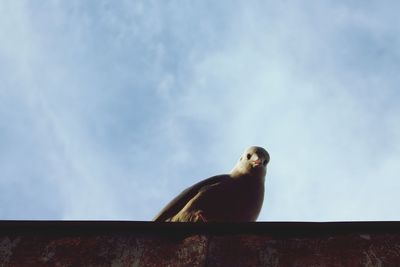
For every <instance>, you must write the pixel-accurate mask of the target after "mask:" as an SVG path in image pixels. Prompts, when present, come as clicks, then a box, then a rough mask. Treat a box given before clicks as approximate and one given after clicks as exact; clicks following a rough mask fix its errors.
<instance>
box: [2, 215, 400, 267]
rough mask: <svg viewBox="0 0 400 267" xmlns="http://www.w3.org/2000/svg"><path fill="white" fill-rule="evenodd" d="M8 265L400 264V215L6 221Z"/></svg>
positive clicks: (4, 255)
mask: <svg viewBox="0 0 400 267" xmlns="http://www.w3.org/2000/svg"><path fill="white" fill-rule="evenodd" d="M0 266H229V267H232V266H400V223H397V222H390V223H389V222H387V223H382V222H380V223H379V222H375V223H371V222H365V223H359V222H358V223H248V224H185V223H151V222H90V221H88V222H65V221H59V222H43V221H42V222H40V221H37V222H11V221H2V222H0Z"/></svg>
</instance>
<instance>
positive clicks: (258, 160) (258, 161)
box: [253, 159, 261, 167]
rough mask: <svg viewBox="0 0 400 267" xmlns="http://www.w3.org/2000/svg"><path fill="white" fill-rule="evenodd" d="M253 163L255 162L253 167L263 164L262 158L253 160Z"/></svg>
mask: <svg viewBox="0 0 400 267" xmlns="http://www.w3.org/2000/svg"><path fill="white" fill-rule="evenodd" d="M253 163H254V165H253V167H258V166H260V165H261V160H260V159H257V160H255V161H253Z"/></svg>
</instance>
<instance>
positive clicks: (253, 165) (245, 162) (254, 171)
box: [231, 146, 270, 177]
mask: <svg viewBox="0 0 400 267" xmlns="http://www.w3.org/2000/svg"><path fill="white" fill-rule="evenodd" d="M269 160H270V157H269V154H268V152H267V151H266V150H265V149H264V148H262V147H258V146H252V147H249V148H248V149H246V150H245V152H244V153H243V155H242V156H241V157H240V159H239V161H238V163H237V164H236V166H235V168H234V169H233V170H232V172H231V175H232V176H237V175H243V174H251V175H257V176H262V177H264V176H265V174H266V172H267V164H268V162H269Z"/></svg>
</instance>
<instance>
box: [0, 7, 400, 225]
mask: <svg viewBox="0 0 400 267" xmlns="http://www.w3.org/2000/svg"><path fill="white" fill-rule="evenodd" d="M399 8H400V2H398V1H394V0H393V1H385V2H377V1H328V0H327V1H307V2H304V1H294V0H293V1H256V0H249V1H235V0H234V1H208V0H203V1H197V0H194V1H185V0H181V1H175V0H168V1H154V0H146V1H145V0H143V1H142V0H135V1H128V0H118V1H111V0H99V1H78V0H71V1H58V0H43V1H28V0H26V1H24V0H18V1H15V0H3V1H1V2H0V203H1V208H0V219H3V220H5V219H13V220H15V219H18V220H19V219H35V220H36V219H40V220H48V219H51V220H137V221H147V220H151V219H152V218H153V217H154V216H155V215H156V214H157V213H158V212H159V211H160V210H161V208H163V206H165V204H167V202H168V201H169V200H171V199H172V198H173V197H174V196H175V195H177V194H178V193H180V192H181V191H182V190H183V189H185V188H186V187H188V186H190V185H192V184H194V183H196V182H197V181H200V180H202V179H205V178H208V177H210V176H213V175H216V174H222V173H229V172H230V170H231V169H232V168H233V166H234V165H235V163H236V162H237V160H238V159H239V157H240V155H241V154H242V152H243V151H244V150H245V149H246V148H247V147H249V146H252V145H258V146H262V147H264V148H265V149H266V150H267V151H268V152H269V154H270V156H271V161H270V163H269V165H268V173H267V177H266V183H265V186H266V194H265V200H264V205H263V209H262V211H261V214H260V216H259V219H258V220H259V221H354V220H373V221H374V220H400V207H399V205H398V203H400V194H399V191H400V177H399V173H400V105H399V101H400V75H399V71H400V27H399V26H398V25H400V17H399V15H398V10H399Z"/></svg>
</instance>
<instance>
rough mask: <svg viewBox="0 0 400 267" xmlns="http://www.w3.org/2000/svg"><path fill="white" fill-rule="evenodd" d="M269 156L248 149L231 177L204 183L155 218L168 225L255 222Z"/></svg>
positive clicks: (212, 179) (211, 178) (255, 148)
mask: <svg viewBox="0 0 400 267" xmlns="http://www.w3.org/2000/svg"><path fill="white" fill-rule="evenodd" d="M268 162H269V154H268V152H267V151H266V150H265V149H263V148H261V147H250V148H248V149H247V150H246V151H245V153H244V154H243V156H242V157H241V158H240V159H239V161H238V163H237V164H236V166H235V168H234V169H233V170H232V171H231V173H230V174H224V175H217V176H213V177H210V178H208V179H205V180H203V181H201V182H199V183H197V184H195V185H193V186H191V187H189V188H187V189H186V190H184V191H183V192H182V193H181V194H180V195H178V196H177V197H175V198H174V199H173V200H172V201H171V202H170V203H169V204H168V205H167V206H166V207H165V208H164V209H163V210H162V211H161V212H160V213H159V214H158V215H157V216H156V217H155V218H154V220H155V221H167V222H198V221H203V222H205V221H207V222H212V221H214V222H246V221H255V220H256V219H257V217H258V214H259V213H260V210H261V207H262V203H263V200H264V180H265V174H266V165H267V163H268Z"/></svg>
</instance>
